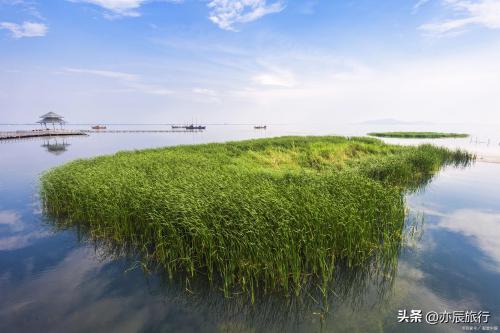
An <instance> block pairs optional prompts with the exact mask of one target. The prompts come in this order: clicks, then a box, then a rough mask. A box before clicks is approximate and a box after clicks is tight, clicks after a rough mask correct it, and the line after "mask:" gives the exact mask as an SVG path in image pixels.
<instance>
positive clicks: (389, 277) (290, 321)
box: [47, 219, 409, 332]
mask: <svg viewBox="0 0 500 333" xmlns="http://www.w3.org/2000/svg"><path fill="white" fill-rule="evenodd" d="M47 223H50V224H51V225H52V227H53V228H54V230H55V231H57V232H61V231H64V230H73V231H74V232H75V233H76V234H77V235H78V238H79V241H80V242H81V243H83V244H90V245H91V246H92V247H93V249H94V251H95V254H96V257H98V258H99V260H100V261H102V262H106V263H117V262H121V263H124V264H123V266H121V267H122V268H121V269H122V273H123V274H128V273H133V274H135V275H136V276H137V274H142V277H143V279H144V280H143V281H144V282H143V283H145V284H147V285H148V286H149V287H150V288H152V289H154V294H155V295H156V297H161V298H164V299H166V300H168V304H170V305H174V304H175V306H176V307H181V308H183V309H187V310H188V311H190V312H193V313H197V314H207V313H209V314H210V316H211V317H212V320H215V323H216V325H217V328H218V331H221V332H288V331H293V330H299V331H302V330H303V326H306V327H308V329H307V330H306V331H310V330H311V329H313V328H314V330H315V331H322V328H323V327H324V326H325V325H326V324H325V323H326V322H327V321H328V320H329V318H330V317H331V316H335V313H336V312H337V311H339V310H341V309H342V310H344V311H345V308H349V309H352V311H355V310H356V309H358V308H359V307H373V306H376V305H378V304H382V303H384V300H385V299H386V298H387V296H388V295H390V291H391V288H392V285H393V283H394V278H395V276H396V272H397V267H398V256H399V251H398V250H395V251H392V252H391V256H390V257H387V256H385V257H380V256H374V257H373V258H371V259H370V260H368V261H366V262H364V263H363V264H362V265H357V266H355V267H352V266H351V267H349V265H348V264H347V263H345V262H343V263H337V264H336V267H335V270H334V271H335V274H334V279H333V280H331V281H329V284H328V285H327V286H326V293H325V292H324V290H323V289H322V288H319V287H318V286H319V285H321V281H320V280H319V278H318V279H314V278H311V279H309V281H308V283H307V284H306V285H305V286H304V287H303V288H302V289H301V290H300V292H299V293H293V292H290V293H283V292H280V291H272V290H266V289H264V288H262V287H260V288H259V287H257V288H255V290H254V297H253V298H251V297H250V295H249V294H248V293H232V294H231V295H230V297H226V296H224V293H223V292H222V285H223V281H222V280H213V281H211V282H209V280H208V279H207V276H206V272H203V271H202V270H198V271H197V272H196V275H195V276H194V277H193V276H191V275H190V274H188V273H186V272H176V274H174V275H173V276H171V278H169V274H167V272H165V271H163V270H162V268H161V267H158V266H155V264H154V262H151V261H148V260H147V258H145V257H144V253H141V251H138V250H137V248H136V247H135V246H133V245H131V244H126V243H123V242H120V243H117V242H113V241H112V240H110V239H102V238H100V239H95V238H94V236H93V233H92V230H89V229H88V228H87V227H85V226H83V225H80V224H77V225H76V226H75V225H74V224H73V223H72V224H69V225H68V224H67V221H64V220H55V219H48V220H47ZM408 230H409V229H408ZM408 230H406V229H405V230H400V232H401V233H407V232H408ZM401 238H406V237H403V236H402V237H401ZM301 327H302V329H301ZM207 331H210V330H207Z"/></svg>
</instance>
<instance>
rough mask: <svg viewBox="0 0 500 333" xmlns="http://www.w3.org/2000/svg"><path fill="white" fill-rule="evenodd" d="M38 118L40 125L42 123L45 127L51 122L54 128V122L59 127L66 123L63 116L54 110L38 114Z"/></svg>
mask: <svg viewBox="0 0 500 333" xmlns="http://www.w3.org/2000/svg"><path fill="white" fill-rule="evenodd" d="M40 118H41V120H39V121H38V123H39V124H40V125H44V126H45V128H47V124H52V128H53V129H56V124H58V125H59V126H60V127H61V128H62V127H63V125H64V124H66V121H64V119H63V118H64V117H63V116H60V115H58V114H57V113H54V112H49V113H46V114H44V115H43V116H40Z"/></svg>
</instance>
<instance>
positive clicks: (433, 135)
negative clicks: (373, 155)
mask: <svg viewBox="0 0 500 333" xmlns="http://www.w3.org/2000/svg"><path fill="white" fill-rule="evenodd" d="M368 135H370V136H377V137H380V138H403V139H439V138H467V137H469V134H464V133H443V132H373V133H368Z"/></svg>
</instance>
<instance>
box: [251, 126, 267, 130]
mask: <svg viewBox="0 0 500 333" xmlns="http://www.w3.org/2000/svg"><path fill="white" fill-rule="evenodd" d="M253 128H254V129H267V125H263V126H254V127H253Z"/></svg>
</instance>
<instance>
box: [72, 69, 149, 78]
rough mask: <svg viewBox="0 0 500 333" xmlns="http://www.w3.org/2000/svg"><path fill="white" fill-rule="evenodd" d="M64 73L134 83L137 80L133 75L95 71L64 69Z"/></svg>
mask: <svg viewBox="0 0 500 333" xmlns="http://www.w3.org/2000/svg"><path fill="white" fill-rule="evenodd" d="M65 71H66V72H70V73H79V74H91V75H97V76H102V77H109V78H113V79H120V80H126V81H134V80H137V79H138V78H139V77H138V76H137V75H135V74H130V73H124V72H113V71H105V70H97V69H82V68H65Z"/></svg>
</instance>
